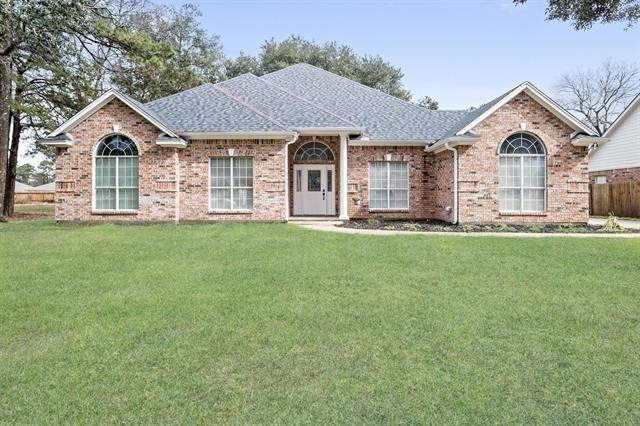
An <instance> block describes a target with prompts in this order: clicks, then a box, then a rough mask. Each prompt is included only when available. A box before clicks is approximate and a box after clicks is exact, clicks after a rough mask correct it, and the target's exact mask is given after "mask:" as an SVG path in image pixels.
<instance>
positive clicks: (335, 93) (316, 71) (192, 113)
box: [142, 64, 470, 141]
mask: <svg viewBox="0 0 640 426" xmlns="http://www.w3.org/2000/svg"><path fill="white" fill-rule="evenodd" d="M142 107H143V108H145V109H146V110H150V111H151V112H152V113H153V114H154V115H155V116H156V117H158V118H160V120H161V121H162V122H163V123H165V124H166V125H167V126H168V127H170V128H172V129H175V130H176V131H177V132H181V133H206V132H283V131H292V130H296V129H300V128H309V127H313V128H323V127H324V128H327V127H331V128H336V127H340V128H344V127H349V128H354V127H359V128H364V129H365V134H366V135H367V136H368V137H369V138H370V139H372V140H390V141H435V140H438V139H440V138H442V137H444V136H446V135H447V134H448V132H450V131H451V129H452V128H453V127H454V126H455V125H456V123H460V122H461V120H462V119H463V118H466V117H467V116H468V115H469V114H470V113H469V112H468V111H432V110H428V109H425V108H422V107H419V106H417V105H414V104H411V103H409V102H405V101H402V100H400V99H398V98H395V97H393V96H390V95H388V94H386V93H383V92H381V91H379V90H376V89H372V88H370V87H368V86H365V85H363V84H360V83H357V82H355V81H352V80H349V79H347V78H344V77H340V76H338V75H336V74H333V73H330V72H328V71H324V70H322V69H320V68H317V67H314V66H312V65H308V64H297V65H292V66H290V67H287V68H284V69H282V70H280V71H276V72H273V73H270V74H267V75H264V76H262V77H256V76H254V75H252V74H244V75H241V76H239V77H236V78H233V79H231V80H227V81H224V82H221V83H218V84H215V85H214V84H204V85H202V86H198V87H195V88H193V89H189V90H185V91H184V92H180V93H176V94H175V95H171V96H168V97H165V98H161V99H157V100H155V101H152V102H149V103H147V104H145V105H144V106H142Z"/></svg>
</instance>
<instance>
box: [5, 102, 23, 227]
mask: <svg viewBox="0 0 640 426" xmlns="http://www.w3.org/2000/svg"><path fill="white" fill-rule="evenodd" d="M16 99H19V95H18V94H17V93H16ZM11 121H12V124H13V128H12V129H11V148H9V163H8V165H7V177H6V179H7V181H6V185H5V188H4V215H5V216H7V217H11V216H13V213H14V204H15V194H16V173H17V169H18V149H19V148H20V133H21V131H22V123H20V111H12V112H11Z"/></svg>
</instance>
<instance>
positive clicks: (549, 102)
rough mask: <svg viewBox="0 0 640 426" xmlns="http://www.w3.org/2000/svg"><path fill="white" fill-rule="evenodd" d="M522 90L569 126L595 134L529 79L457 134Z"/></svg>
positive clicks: (460, 133)
mask: <svg viewBox="0 0 640 426" xmlns="http://www.w3.org/2000/svg"><path fill="white" fill-rule="evenodd" d="M522 92H525V93H526V94H527V95H529V96H531V97H532V98H533V99H535V100H536V101H537V102H538V103H540V104H541V105H542V106H544V107H545V108H547V109H548V110H549V111H551V113H553V115H555V116H556V117H558V118H559V119H560V120H562V121H563V122H565V123H567V124H568V125H569V126H571V128H573V129H574V130H580V131H582V132H584V133H586V134H588V135H593V134H594V132H593V130H591V129H590V128H589V127H587V126H585V125H584V124H583V123H582V122H580V120H578V119H577V118H575V117H574V116H573V115H571V114H570V113H569V112H568V111H567V110H566V109H564V108H562V107H561V106H560V105H558V104H557V103H556V102H555V101H554V100H553V99H551V98H550V97H548V96H547V95H545V94H544V93H543V92H542V91H541V90H540V89H538V88H537V87H535V86H534V85H533V84H531V83H529V82H528V81H525V82H524V83H522V84H521V85H519V86H518V87H516V88H515V89H513V90H512V91H511V92H510V93H509V94H508V95H507V96H505V97H504V98H502V99H501V100H500V101H499V102H497V103H496V104H495V105H493V106H492V107H491V108H489V109H488V110H487V111H485V112H484V113H483V114H482V115H480V116H479V117H478V118H476V119H475V120H473V121H472V122H471V123H469V124H468V125H467V126H465V127H464V128H462V129H461V130H459V131H458V132H457V133H456V135H459V136H461V135H464V134H465V133H467V132H468V131H470V130H471V129H473V128H474V127H476V126H477V125H478V124H480V123H481V122H483V121H484V120H486V119H487V118H488V117H489V116H491V114H493V113H494V112H496V111H497V110H498V108H500V107H502V106H503V105H505V104H507V103H508V102H509V101H511V100H512V99H513V98H515V97H516V96H517V95H519V94H520V93H522Z"/></svg>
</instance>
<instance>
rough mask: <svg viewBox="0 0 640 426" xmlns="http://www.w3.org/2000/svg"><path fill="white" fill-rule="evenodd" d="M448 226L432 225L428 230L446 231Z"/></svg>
mask: <svg viewBox="0 0 640 426" xmlns="http://www.w3.org/2000/svg"><path fill="white" fill-rule="evenodd" d="M448 230H449V228H448V227H447V226H443V225H432V226H431V228H430V229H429V231H431V232H447V231H448Z"/></svg>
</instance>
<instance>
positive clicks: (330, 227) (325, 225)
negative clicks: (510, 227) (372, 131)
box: [290, 221, 640, 238]
mask: <svg viewBox="0 0 640 426" xmlns="http://www.w3.org/2000/svg"><path fill="white" fill-rule="evenodd" d="M290 223H292V222H290ZM589 223H591V221H589ZM292 224H293V225H296V226H299V227H301V228H305V229H311V230H314V231H324V232H337V233H340V234H358V235H377V236H385V235H421V236H430V235H431V236H447V237H451V236H457V237H507V238H513V237H518V238H519V237H525V238H640V233H639V234H597V233H592V234H570V233H554V234H543V233H539V234H535V233H531V232H468V233H467V232H419V231H391V230H385V229H355V228H344V227H342V226H339V222H319V221H318V222H312V221H308V222H293V223H292ZM623 226H625V225H623Z"/></svg>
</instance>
